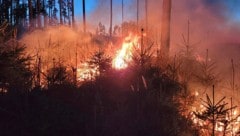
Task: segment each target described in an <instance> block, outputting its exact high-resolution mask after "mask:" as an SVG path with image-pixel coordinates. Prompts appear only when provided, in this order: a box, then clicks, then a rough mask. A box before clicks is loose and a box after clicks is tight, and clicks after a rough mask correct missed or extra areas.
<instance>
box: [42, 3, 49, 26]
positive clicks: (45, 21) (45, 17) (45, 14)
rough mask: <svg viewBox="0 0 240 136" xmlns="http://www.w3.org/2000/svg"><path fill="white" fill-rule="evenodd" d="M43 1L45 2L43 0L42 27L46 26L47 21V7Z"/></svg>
mask: <svg viewBox="0 0 240 136" xmlns="http://www.w3.org/2000/svg"><path fill="white" fill-rule="evenodd" d="M45 3H46V2H45V0H43V8H44V12H45V13H44V27H47V25H48V22H47V13H46V12H47V11H46V10H47V9H46V7H45V6H46V5H45Z"/></svg>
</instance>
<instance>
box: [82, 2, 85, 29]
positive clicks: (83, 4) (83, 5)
mask: <svg viewBox="0 0 240 136" xmlns="http://www.w3.org/2000/svg"><path fill="white" fill-rule="evenodd" d="M82 7H83V32H84V33H85V32H86V11H85V0H82Z"/></svg>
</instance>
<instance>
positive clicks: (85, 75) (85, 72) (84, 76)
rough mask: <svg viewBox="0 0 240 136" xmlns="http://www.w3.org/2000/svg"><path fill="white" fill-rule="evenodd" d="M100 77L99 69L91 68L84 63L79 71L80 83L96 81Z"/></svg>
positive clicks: (78, 78)
mask: <svg viewBox="0 0 240 136" xmlns="http://www.w3.org/2000/svg"><path fill="white" fill-rule="evenodd" d="M97 75H99V71H98V68H97V67H93V66H90V65H89V64H88V63H86V62H85V63H82V64H81V65H80V66H79V67H78V69H77V80H78V81H80V82H81V81H89V80H93V79H95V77H96V76H97Z"/></svg>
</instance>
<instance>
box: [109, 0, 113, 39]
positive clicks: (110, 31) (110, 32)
mask: <svg viewBox="0 0 240 136" xmlns="http://www.w3.org/2000/svg"><path fill="white" fill-rule="evenodd" d="M112 17H113V15H112V0H110V30H109V34H110V37H112Z"/></svg>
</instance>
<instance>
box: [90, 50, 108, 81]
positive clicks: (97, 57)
mask: <svg viewBox="0 0 240 136" xmlns="http://www.w3.org/2000/svg"><path fill="white" fill-rule="evenodd" d="M88 63H89V65H90V66H91V67H92V68H97V72H98V73H99V76H100V77H101V76H103V75H104V73H106V72H107V71H108V70H109V69H110V68H111V58H110V57H108V56H106V55H105V54H104V52H103V51H98V52H95V53H94V55H93V56H92V58H91V59H90V61H89V62H88Z"/></svg>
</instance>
